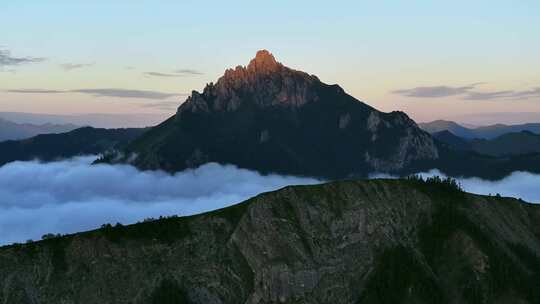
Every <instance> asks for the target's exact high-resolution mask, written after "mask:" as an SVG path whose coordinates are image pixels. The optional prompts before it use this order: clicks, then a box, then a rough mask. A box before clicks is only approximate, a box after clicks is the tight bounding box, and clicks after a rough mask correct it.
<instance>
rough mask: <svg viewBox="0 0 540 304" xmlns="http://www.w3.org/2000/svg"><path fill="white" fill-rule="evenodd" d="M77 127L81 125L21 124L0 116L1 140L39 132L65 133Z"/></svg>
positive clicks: (24, 136)
mask: <svg viewBox="0 0 540 304" xmlns="http://www.w3.org/2000/svg"><path fill="white" fill-rule="evenodd" d="M77 128H79V127H78V126H76V125H72V124H62V125H57V124H50V123H49V124H41V125H35V124H28V123H24V124H21V123H14V122H11V121H8V120H5V119H2V118H0V142H1V141H5V140H17V139H23V138H30V137H33V136H36V135H39V134H50V133H64V132H69V131H71V130H74V129H77Z"/></svg>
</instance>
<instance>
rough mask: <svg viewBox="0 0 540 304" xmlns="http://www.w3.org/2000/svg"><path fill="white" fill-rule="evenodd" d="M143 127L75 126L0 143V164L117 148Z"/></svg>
mask: <svg viewBox="0 0 540 304" xmlns="http://www.w3.org/2000/svg"><path fill="white" fill-rule="evenodd" d="M145 131H146V129H95V128H91V127H85V128H79V129H76V130H73V131H71V132H67V133H61V134H44V135H38V136H35V137H32V138H29V139H24V140H19V141H14V140H12V141H4V142H0V166H1V165H4V164H6V163H8V162H11V161H16V160H20V161H25V160H33V159H40V160H43V161H52V160H56V159H61V158H67V157H73V156H79V155H92V154H100V153H104V152H106V151H108V150H110V149H121V148H123V147H124V146H126V145H127V144H128V143H129V142H131V141H132V140H134V139H135V138H137V137H138V136H140V135H141V134H143V133H144V132H145Z"/></svg>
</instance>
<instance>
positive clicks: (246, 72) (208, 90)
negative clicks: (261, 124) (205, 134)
mask: <svg viewBox="0 0 540 304" xmlns="http://www.w3.org/2000/svg"><path fill="white" fill-rule="evenodd" d="M315 83H320V81H319V79H318V78H317V77H316V76H313V75H309V74H307V73H304V72H300V71H296V70H293V69H290V68H288V67H286V66H284V65H283V64H281V63H279V62H278V61H277V60H276V59H275V58H274V55H272V53H270V52H269V51H267V50H260V51H258V52H257V54H256V55H255V58H253V59H252V60H251V61H250V62H249V64H248V65H247V66H237V67H236V68H234V69H227V70H226V71H225V74H224V75H223V76H222V77H221V78H219V79H218V81H217V82H216V83H215V84H213V83H210V84H208V85H207V86H206V87H205V88H204V91H203V92H202V93H198V92H196V91H194V92H193V93H192V95H191V96H190V97H188V99H187V100H186V102H185V103H184V104H183V105H182V106H180V108H179V111H178V112H179V113H182V112H184V111H191V112H201V111H203V112H208V111H234V110H236V109H237V108H238V107H239V106H241V105H242V104H243V103H246V102H248V103H255V104H256V105H258V106H261V107H265V106H275V105H279V106H290V107H299V106H302V105H304V104H306V103H307V102H311V101H315V100H318V98H319V97H318V96H317V94H316V92H315V90H313V89H312V86H313V85H314V84H315Z"/></svg>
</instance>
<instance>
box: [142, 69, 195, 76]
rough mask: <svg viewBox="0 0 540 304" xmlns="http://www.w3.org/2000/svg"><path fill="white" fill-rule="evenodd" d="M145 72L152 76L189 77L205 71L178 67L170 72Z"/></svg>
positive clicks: (146, 74)
mask: <svg viewBox="0 0 540 304" xmlns="http://www.w3.org/2000/svg"><path fill="white" fill-rule="evenodd" d="M143 74H144V75H145V76H152V77H188V76H197V75H204V73H202V72H200V71H197V70H192V69H178V70H174V71H172V72H170V73H169V72H168V73H162V72H145V73H143Z"/></svg>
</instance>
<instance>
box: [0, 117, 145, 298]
mask: <svg viewBox="0 0 540 304" xmlns="http://www.w3.org/2000/svg"><path fill="white" fill-rule="evenodd" d="M145 131H146V129H95V128H91V127H84V128H79V129H76V130H73V131H71V132H67V133H61V134H44V135H38V136H35V137H32V138H29V139H24V140H18V141H15V140H10V141H4V142H0V151H1V152H0V166H1V165H4V164H6V163H8V162H12V161H16V160H19V161H26V160H34V159H39V160H43V161H52V160H57V159H61V158H68V157H74V156H79V155H94V154H100V153H104V152H106V151H108V150H111V149H121V148H122V147H124V146H126V145H127V144H128V143H129V142H131V141H132V140H133V139H135V138H136V137H138V136H140V135H141V134H143V133H144V132H145ZM0 303H1V302H0Z"/></svg>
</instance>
